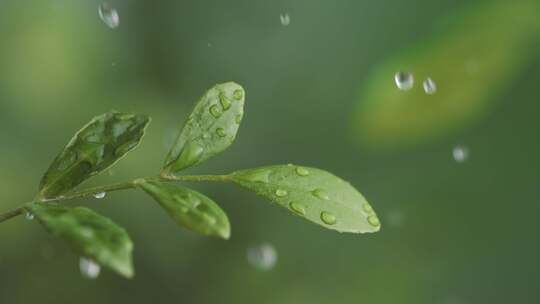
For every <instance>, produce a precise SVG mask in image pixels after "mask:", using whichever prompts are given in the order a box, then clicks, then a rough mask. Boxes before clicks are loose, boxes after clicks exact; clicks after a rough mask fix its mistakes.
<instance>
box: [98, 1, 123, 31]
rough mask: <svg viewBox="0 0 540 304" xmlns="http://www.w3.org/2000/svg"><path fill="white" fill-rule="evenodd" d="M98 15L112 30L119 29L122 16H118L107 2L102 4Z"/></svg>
mask: <svg viewBox="0 0 540 304" xmlns="http://www.w3.org/2000/svg"><path fill="white" fill-rule="evenodd" d="M98 14H99V18H101V21H103V22H104V23H105V24H106V25H107V26H108V27H110V28H112V29H115V28H117V27H118V25H119V24H120V16H119V15H118V12H117V11H116V10H115V9H114V8H113V7H112V6H111V5H110V4H109V3H107V2H105V3H102V4H101V5H100V6H99V7H98Z"/></svg>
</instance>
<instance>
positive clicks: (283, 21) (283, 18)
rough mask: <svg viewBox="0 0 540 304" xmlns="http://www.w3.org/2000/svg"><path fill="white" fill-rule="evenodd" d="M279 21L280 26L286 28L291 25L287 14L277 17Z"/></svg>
mask: <svg viewBox="0 0 540 304" xmlns="http://www.w3.org/2000/svg"><path fill="white" fill-rule="evenodd" d="M279 20H280V21H281V25H283V26H287V25H289V24H291V17H290V16H289V14H287V13H284V14H280V15H279Z"/></svg>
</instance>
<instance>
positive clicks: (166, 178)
mask: <svg viewBox="0 0 540 304" xmlns="http://www.w3.org/2000/svg"><path fill="white" fill-rule="evenodd" d="M145 180H157V181H161V182H178V181H181V182H203V181H209V182H227V181H229V180H230V177H229V175H184V176H173V175H161V176H158V177H146V178H137V179H134V180H130V181H127V182H122V183H116V184H110V185H104V186H98V187H93V188H88V189H85V190H81V191H76V192H72V193H68V194H65V195H60V196H57V197H54V198H48V199H36V200H33V201H31V202H28V203H25V204H23V206H21V207H18V208H15V209H13V210H10V211H7V212H4V213H1V214H0V223H2V222H4V221H7V220H9V219H11V218H14V217H16V216H19V215H21V214H23V213H24V212H25V205H28V204H33V203H52V202H63V201H69V200H74V199H78V198H87V197H90V196H94V195H95V194H98V193H102V192H105V193H109V192H113V191H118V190H126V189H133V188H136V187H137V183H140V182H141V181H145Z"/></svg>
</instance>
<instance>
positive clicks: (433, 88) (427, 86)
mask: <svg viewBox="0 0 540 304" xmlns="http://www.w3.org/2000/svg"><path fill="white" fill-rule="evenodd" d="M422 85H423V86H424V92H426V94H429V95H432V94H435V92H437V84H435V81H433V79H431V78H428V79H426V80H424V83H423V84H422Z"/></svg>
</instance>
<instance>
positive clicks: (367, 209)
mask: <svg viewBox="0 0 540 304" xmlns="http://www.w3.org/2000/svg"><path fill="white" fill-rule="evenodd" d="M362 209H364V211H365V212H366V213H367V214H372V213H373V208H372V207H371V206H370V205H369V204H368V203H363V204H362Z"/></svg>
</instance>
